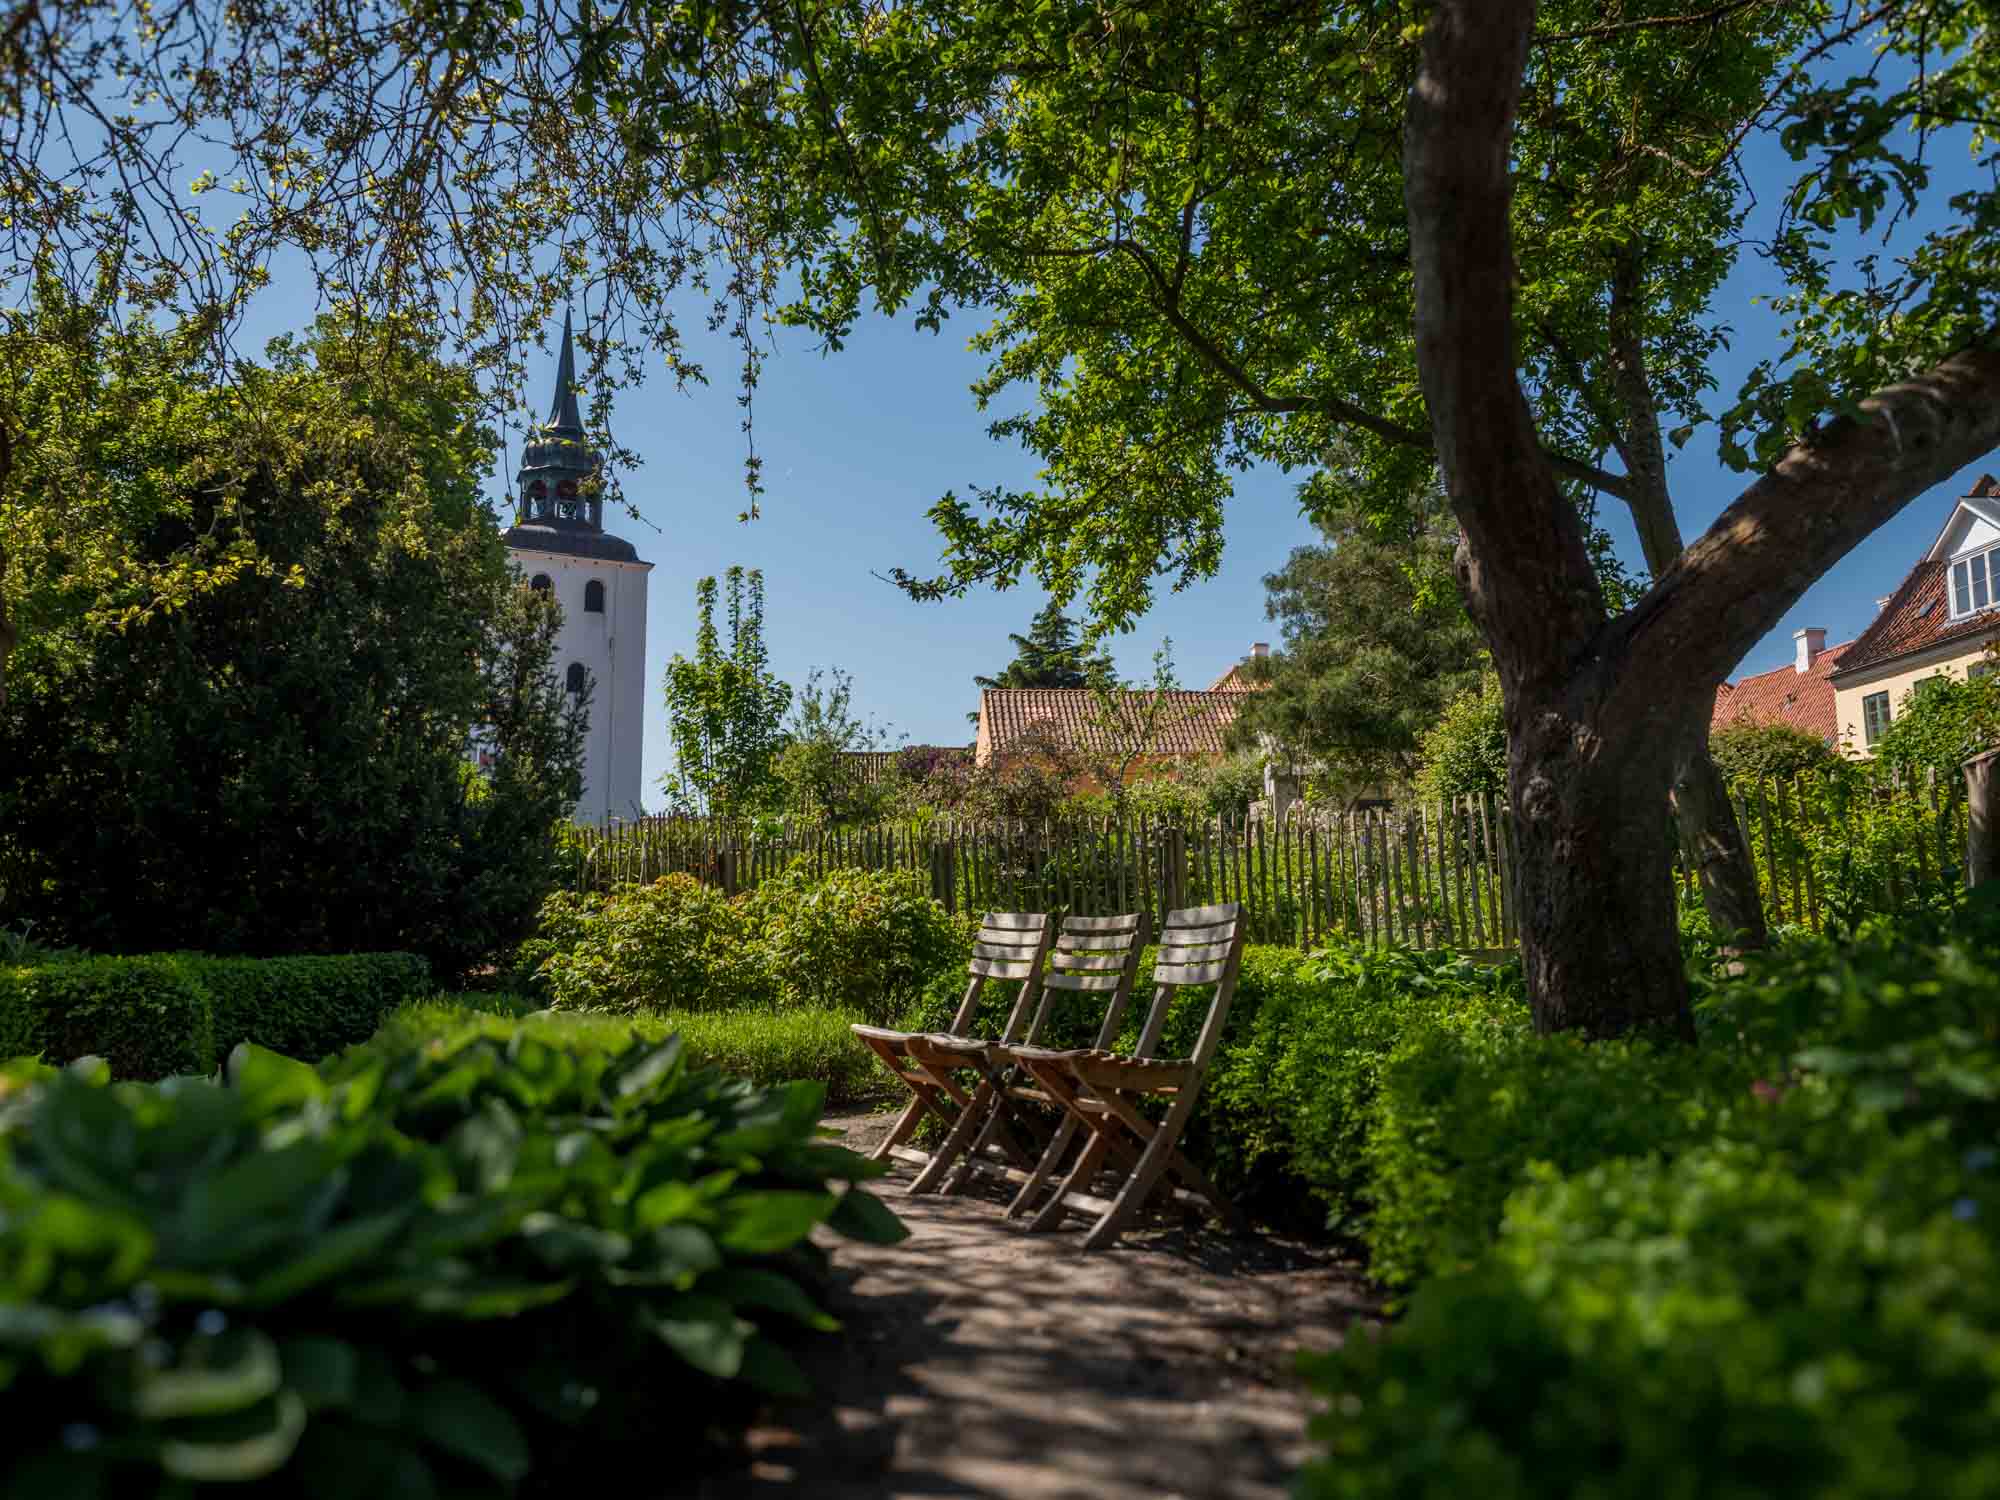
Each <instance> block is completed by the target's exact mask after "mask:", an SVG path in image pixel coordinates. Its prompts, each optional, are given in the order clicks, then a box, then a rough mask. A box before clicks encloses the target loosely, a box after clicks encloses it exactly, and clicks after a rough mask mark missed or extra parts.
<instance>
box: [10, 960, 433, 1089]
mask: <svg viewBox="0 0 2000 1500" xmlns="http://www.w3.org/2000/svg"><path fill="white" fill-rule="evenodd" d="M429 992H430V970H429V967H428V965H426V964H425V962H424V960H423V959H421V958H419V957H417V956H416V955H415V954H410V953H347V954H328V955H324V956H315V957H300V958H210V957H208V956H206V955H204V954H197V953H160V954H145V955H141V956H137V957H127V958H84V959H66V960H61V961H58V962H54V963H46V964H39V965H31V966H27V967H21V968H10V969H0V1057H17V1056H40V1057H42V1058H44V1059H46V1060H48V1061H50V1062H55V1063H63V1062H68V1061H70V1060H72V1059H74V1058H78V1057H85V1056H97V1057H102V1058H104V1059H105V1060H106V1061H107V1062H109V1063H110V1064H111V1070H112V1073H113V1074H114V1076H117V1077H120V1078H140V1079H151V1078H166V1077H169V1076H171V1075H173V1074H176V1073H212V1072H214V1071H215V1067H216V1063H217V1060H218V1058H220V1057H222V1056H226V1055H227V1054H228V1052H229V1050H230V1049H231V1048H232V1047H234V1046H235V1045H236V1044H237V1043H238V1042H252V1043H255V1044H256V1045H257V1046H260V1047H268V1048H270V1049H271V1050H272V1051H274V1052H283V1053H285V1054H287V1055H289V1056H292V1057H297V1058H301V1059H304V1060H306V1061H308V1062H311V1061H315V1060H317V1059H319V1058H321V1057H324V1056H326V1055H327V1054H328V1053H332V1052H337V1051H339V1050H340V1049H341V1048H343V1047H348V1046H352V1045H353V1044H355V1043H356V1042H361V1041H365V1040H367V1038H368V1037H369V1036H371V1035H373V1034H374V1031H375V1028H376V1027H377V1026H379V1025H380V1024H381V1022H382V1019H383V1018H384V1017H385V1016H387V1015H388V1014H389V1012H390V1011H392V1010H394V1009H395V1008H396V1007H397V1006H399V1005H402V1004H404V1003H405V1002H407V1001H411V1000H416V999H420V998H422V997H423V996H425V995H427V994H428V993H429Z"/></svg>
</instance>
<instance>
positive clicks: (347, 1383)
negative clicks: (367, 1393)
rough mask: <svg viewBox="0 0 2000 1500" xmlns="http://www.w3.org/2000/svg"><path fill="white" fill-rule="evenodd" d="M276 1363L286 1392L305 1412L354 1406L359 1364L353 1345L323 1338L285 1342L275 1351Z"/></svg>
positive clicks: (307, 1338)
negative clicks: (281, 1370) (290, 1392)
mask: <svg viewBox="0 0 2000 1500" xmlns="http://www.w3.org/2000/svg"><path fill="white" fill-rule="evenodd" d="M278 1361H279V1363H280V1364H281V1365H282V1366H283V1367H284V1372H285V1385H286V1388H287V1389H289V1390H293V1391H296V1392H298V1395H299V1399H300V1400H302V1401H304V1402H305V1404H306V1410H307V1411H309V1412H316V1411H319V1410H321V1409H322V1408H325V1407H344V1406H351V1405H353V1404H354V1400H355V1392H356V1388H357V1385H358V1382H359V1379H360V1371H361V1360H360V1357H359V1356H358V1355H357V1354H356V1353H355V1351H354V1348H353V1346H352V1345H350V1344H344V1343H342V1342H341V1341H340V1340H339V1339H333V1338H323V1337H306V1338H295V1339H287V1340H286V1341H285V1342H284V1343H283V1344H281V1345H280V1346H279V1347H278Z"/></svg>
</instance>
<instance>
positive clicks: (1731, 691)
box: [1708, 641, 1858, 745]
mask: <svg viewBox="0 0 2000 1500" xmlns="http://www.w3.org/2000/svg"><path fill="white" fill-rule="evenodd" d="M1857 644H1858V643H1857V642H1854V641H1849V642H1848V643H1847V644H1846V645H1844V646H1828V647H1827V648H1826V649H1825V650H1824V651H1822V652H1820V654H1819V655H1818V656H1816V657H1814V658H1813V664H1812V666H1811V667H1810V668H1808V669H1807V670H1806V671H1804V672H1801V671H1799V670H1798V668H1796V667H1791V666H1785V667H1780V668H1778V669H1777V671H1775V672H1759V673H1757V674H1756V675H1755V676H1754V677H1744V678H1741V679H1739V680H1737V681H1735V682H1725V683H1723V685H1722V686H1721V687H1719V688H1717V689H1716V690H1715V710H1714V712H1713V713H1712V714H1711V715H1710V717H1709V723H1708V727H1709V729H1710V731H1711V732H1720V731H1721V730H1724V729H1727V728H1728V727H1729V726H1730V725H1732V724H1735V723H1737V722H1738V721H1739V720H1747V721H1749V722H1750V723H1752V724H1788V725H1790V726H1791V727H1792V728H1794V729H1799V730H1803V731H1805V733H1807V734H1810V735H1816V736H1818V737H1819V738H1820V739H1822V740H1824V741H1826V743H1827V744H1829V745H1831V744H1832V743H1833V742H1834V738H1835V736H1836V735H1837V734H1838V733H1839V729H1840V725H1839V721H1838V719H1837V718H1836V717H1835V715H1834V712H1833V683H1832V682H1831V681H1829V680H1828V679H1829V678H1831V676H1832V675H1833V673H1834V671H1835V669H1836V668H1838V667H1839V666H1840V665H1841V663H1843V662H1845V661H1847V660H1848V659H1849V658H1850V657H1851V656H1852V655H1853V652H1854V648H1855V646H1856V645H1857Z"/></svg>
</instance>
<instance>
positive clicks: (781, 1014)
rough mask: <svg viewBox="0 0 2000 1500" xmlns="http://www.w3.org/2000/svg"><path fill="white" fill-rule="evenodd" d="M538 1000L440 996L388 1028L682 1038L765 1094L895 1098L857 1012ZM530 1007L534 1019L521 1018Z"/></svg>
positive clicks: (413, 1035) (607, 1041)
mask: <svg viewBox="0 0 2000 1500" xmlns="http://www.w3.org/2000/svg"><path fill="white" fill-rule="evenodd" d="M533 1004H534V1002H532V1001H529V1000H525V999H521V998H519V997H514V996H507V995H492V994H480V995H465V996H459V997H451V996H440V997H438V998H437V999H435V1000H431V1001H427V1002H424V1003H422V1004H418V1005H406V1006H404V1007H403V1008H402V1009H400V1010H398V1011H397V1012H396V1013H395V1014H394V1015H392V1016H390V1017H389V1019H388V1021H387V1022H386V1023H385V1024H384V1026H383V1030H382V1035H383V1036H384V1037H400V1038H402V1039H404V1040H405V1041H406V1042H407V1043H408V1044H410V1045H413V1046H414V1045H419V1044H421V1043H423V1042H426V1041H428V1040H429V1039H430V1038H432V1037H434V1036H437V1035H438V1034H439V1033H441V1032H442V1033H449V1032H454V1031H458V1030H461V1029H463V1028H465V1027H468V1026H473V1027H479V1028H483V1029H484V1030H486V1031H487V1032H488V1034H490V1035H494V1036H507V1035H510V1034H512V1033H514V1032H517V1031H518V1032H520V1033H522V1034H524V1035H527V1036H532V1037H534V1038H536V1039H537V1040H540V1041H544V1042H548V1043H550V1044H551V1045H554V1046H564V1047H612V1048H618V1047H622V1046H625V1045H627V1044H628V1043H629V1042H630V1041H631V1039H632V1037H633V1036H635V1035H636V1036H638V1037H640V1038H641V1039H643V1040H645V1041H648V1042H659V1041H664V1040H666V1038H668V1037H670V1036H679V1037H680V1039H681V1043H682V1045H683V1046H684V1047H685V1048H686V1049H687V1055H688V1058H689V1061H690V1062H692V1063H694V1064H695V1065H698V1066H702V1067H716V1068H721V1069H723V1070H724V1071H725V1072H729V1073H733V1074H736V1075H737V1076H738V1077H741V1078H746V1079H748V1080H749V1081H750V1082H752V1083H754V1084H756V1085H758V1086H759V1087H761V1088H774V1087H776V1086H778V1085H779V1084H785V1083H792V1082H795V1081H797V1080H801V1079H803V1080H806V1081H809V1082H812V1083H818V1084H822V1085H824V1086H825V1088H826V1102H827V1104H828V1105H829V1106H834V1105H851V1104H863V1103H868V1102H871V1101H874V1100H879V1099H888V1098H892V1097H894V1095H892V1093H891V1092H890V1091H891V1090H894V1089H895V1088H896V1084H895V1083H894V1081H893V1080H891V1079H890V1078H889V1076H888V1075H887V1074H886V1073H884V1072H883V1071H882V1068H881V1065H880V1064H878V1063H877V1062H876V1061H875V1058H874V1054H872V1053H870V1052H868V1051H867V1050H866V1049H864V1048H862V1047H860V1046H857V1045H856V1044H855V1041H854V1034H853V1033H852V1032H851V1031H849V1030H848V1027H849V1026H850V1025H851V1024H852V1023H853V1022H854V1021H856V1020H858V1019H860V1017H859V1014H858V1013H857V1012H855V1011H851V1010H837V1009H826V1008H821V1007H817V1006H797V1007H787V1008H786V1009H784V1010H778V1011H770V1010H726V1011H661V1012H659V1013H657V1014H654V1013H642V1014H639V1015H635V1016H629V1017H625V1016H612V1015H594V1014H591V1013H589V1012H576V1011H541V1012H533ZM523 1010H527V1011H530V1012H533V1013H530V1014H527V1015H522V1014H521V1012H522V1011H523Z"/></svg>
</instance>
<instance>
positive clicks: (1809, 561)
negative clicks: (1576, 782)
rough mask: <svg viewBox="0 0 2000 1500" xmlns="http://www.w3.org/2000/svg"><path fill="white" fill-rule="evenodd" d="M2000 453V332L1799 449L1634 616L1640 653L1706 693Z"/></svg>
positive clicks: (1742, 499)
mask: <svg viewBox="0 0 2000 1500" xmlns="http://www.w3.org/2000/svg"><path fill="white" fill-rule="evenodd" d="M1996 447H2000V329H1995V330H1993V331H1992V332H1991V333H1989V335H1988V337H1987V338H1986V339H1985V340H1983V341H1982V342H1981V343H1980V344H1979V345H1977V346H1975V347H1972V348H1967V349H1962V350H1960V351H1959V352H1958V353H1956V354H1953V355H1951V356H1950V357H1949V358H1946V359H1943V360H1941V361H1939V362H1938V363H1937V364H1936V365H1934V366H1932V367H1931V368H1930V369H1929V370H1926V371H1924V372H1923V373H1922V374H1920V375H1916V376H1913V377H1912V378H1911V379H1909V380H1906V381H1903V382H1901V383H1899V384H1896V385H1892V386H1888V387H1885V388H1884V389H1882V390H1880V391H1877V392H1876V393H1875V394H1874V395H1872V396H1870V397H1868V398H1867V399H1866V400H1865V401H1863V402H1862V403H1861V415H1860V417H1859V418H1852V417H1843V418H1840V419H1839V420H1837V421H1835V422H1833V423H1831V424H1829V425H1828V426H1827V427H1826V428H1825V429H1824V430H1823V431H1822V432H1821V433H1820V434H1819V435H1817V436H1816V437H1814V438H1813V439H1811V440H1810V441H1808V442H1802V443H1795V444H1794V445H1793V446H1792V447H1791V448H1790V449H1789V450H1788V451H1787V452H1786V453H1785V455H1784V456H1783V457H1782V458H1780V459H1779V460H1778V462H1777V463H1775V464H1774V465H1772V466H1771V468H1770V469H1769V470H1768V471H1766V472H1765V473H1764V475H1763V476H1762V477H1761V478H1759V479H1758V480H1757V481H1756V482H1755V483H1753V484H1752V485H1751V486H1750V487H1749V488H1748V489H1746V490H1744V491H1743V493H1742V494H1741V495H1739V496H1738V497H1737V498H1736V500H1735V502H1734V503H1733V504H1732V505H1731V506H1730V507H1729V508H1728V509H1727V510H1725V511H1724V512H1723V513H1722V514H1721V515H1719V516H1717V517H1716V519H1715V524H1714V525H1712V526H1710V527H1709V528H1708V530H1707V531H1706V532H1704V533H1703V534H1702V535H1701V536H1700V537H1699V538H1697V539H1696V540H1695V541H1694V543H1693V544H1692V545H1690V546H1689V547H1688V548H1687V550H1686V551H1684V552H1683V553H1682V554H1681V556H1680V560H1679V561H1678V562H1676V563H1675V564H1674V565H1673V566H1672V567H1671V568H1669V569H1667V570H1666V571H1665V572H1664V573H1662V574H1661V575H1660V576H1659V578H1658V579H1657V581H1656V582H1655V583H1654V585H1653V587H1652V589H1651V590H1650V591H1649V592H1648V593H1647V595H1646V597H1645V598H1643V599H1641V600H1640V601H1639V603H1638V604H1636V605H1634V606H1633V608H1632V610H1631V612H1630V613H1629V614H1628V615H1626V617H1625V619H1624V620H1623V621H1622V622H1621V629H1622V631H1623V633H1624V635H1625V637H1626V650H1627V652H1628V654H1629V655H1631V656H1633V657H1635V658H1636V657H1639V656H1640V655H1641V654H1642V653H1643V656H1644V657H1645V658H1646V659H1649V660H1655V661H1658V662H1660V663H1662V664H1663V665H1666V664H1671V665H1670V667H1669V670H1670V671H1671V673H1672V676H1673V678H1674V680H1675V681H1677V682H1680V683H1691V684H1697V685H1704V686H1702V690H1703V691H1706V687H1705V684H1710V683H1714V682H1719V681H1721V680H1722V678H1723V677H1724V676H1725V675H1726V674H1727V673H1728V672H1729V670H1730V669H1731V668H1732V667H1734V666H1735V665H1736V663H1737V662H1738V661H1739V660H1740V659H1741V658H1742V655H1743V653H1744V652H1745V651H1747V650H1749V649H1750V647H1751V646H1753V645H1755V644H1756V642H1757V641H1758V640H1759V639H1760V638H1761V637H1762V636H1763V635H1764V634H1765V633H1766V632H1767V631H1769V630H1770V629H1771V628H1772V627H1773V626H1775V625H1776V624H1777V623H1778V621H1779V620H1780V619H1782V618H1783V617H1784V614H1785V611H1786V610H1788V609H1790V608H1791V607H1792V605H1793V604H1794V603H1795V602H1796V601H1797V600H1798V598H1799V596H1800V595H1801V594H1803V593H1804V592H1805V591H1806V589H1807V588H1808V587H1810V586H1811V585H1812V584H1813V583H1814V582H1815V581H1816V580H1817V579H1818V578H1819V577H1820V576H1821V575H1822V574H1823V573H1825V572H1826V570H1827V569H1828V568H1830V567H1832V566H1833V565H1834V564H1835V563H1836V562H1838V561H1840V559H1841V558H1843V557H1845V556H1846V555H1847V554H1848V553H1849V552H1850V551H1852V550H1853V549H1854V548H1855V547H1856V546H1857V545H1859V544H1860V543H1861V542H1862V541H1863V540H1865V539H1866V538H1867V537H1868V535H1869V534H1870V533H1871V532H1873V531H1874V530H1875V529H1876V528H1877V527H1879V526H1881V525H1882V524H1883V523H1884V522H1885V521H1887V520H1889V519H1890V518H1891V517H1892V516H1894V515H1895V514H1896V513H1897V512H1898V511H1900V510H1901V509H1902V508H1903V507H1904V506H1905V505H1907V504H1909V503H1910V501H1912V500H1914V499H1915V498H1916V497H1917V496H1919V495H1921V494H1922V493H1923V492H1924V491H1925V490H1927V489H1929V488H1930V487H1931V486H1932V485H1934V484H1938V483H1941V482H1942V481H1943V480H1945V479H1948V478H1949V477H1950V476H1951V475H1952V474H1954V473H1956V472H1957V471H1958V470H1959V469H1961V468H1963V467H1965V465H1967V464H1969V463H1972V462H1974V461H1975V460H1977V459H1979V458H1981V457H1982V456H1984V455H1985V454H1987V453H1990V452H1992V451H1993V449H1995V448H1996ZM1648 690H1649V691H1654V690H1657V679H1656V680H1655V683H1654V685H1653V686H1652V687H1649V689H1648ZM1692 690H1693V689H1690V691H1692Z"/></svg>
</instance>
